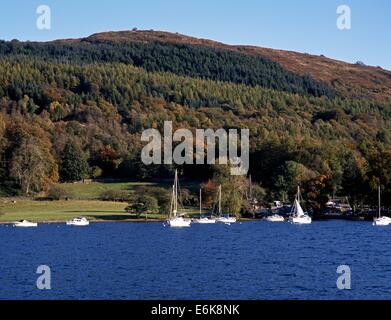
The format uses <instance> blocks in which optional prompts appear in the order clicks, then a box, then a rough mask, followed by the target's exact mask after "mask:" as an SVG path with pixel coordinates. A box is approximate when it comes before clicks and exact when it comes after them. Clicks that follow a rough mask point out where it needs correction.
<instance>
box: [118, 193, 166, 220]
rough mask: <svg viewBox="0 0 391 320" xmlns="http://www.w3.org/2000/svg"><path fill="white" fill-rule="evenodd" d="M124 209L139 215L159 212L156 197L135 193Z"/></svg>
mask: <svg viewBox="0 0 391 320" xmlns="http://www.w3.org/2000/svg"><path fill="white" fill-rule="evenodd" d="M125 211H126V212H128V213H131V214H135V215H136V216H137V217H140V215H141V214H156V213H159V205H158V201H157V199H156V198H154V197H152V196H150V195H146V194H137V195H135V196H134V197H133V198H132V200H131V202H130V203H129V205H128V206H127V207H126V208H125Z"/></svg>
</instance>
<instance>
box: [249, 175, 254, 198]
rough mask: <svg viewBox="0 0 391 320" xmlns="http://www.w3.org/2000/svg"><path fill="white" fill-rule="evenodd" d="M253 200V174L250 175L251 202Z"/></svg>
mask: <svg viewBox="0 0 391 320" xmlns="http://www.w3.org/2000/svg"><path fill="white" fill-rule="evenodd" d="M252 198H253V186H252V182H251V174H250V200H252Z"/></svg>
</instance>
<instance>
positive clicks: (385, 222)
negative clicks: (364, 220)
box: [373, 217, 391, 226]
mask: <svg viewBox="0 0 391 320" xmlns="http://www.w3.org/2000/svg"><path fill="white" fill-rule="evenodd" d="M390 224H391V218H389V217H380V218H375V219H373V225H374V226H389V225H390Z"/></svg>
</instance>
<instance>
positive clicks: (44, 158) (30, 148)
mask: <svg viewBox="0 0 391 320" xmlns="http://www.w3.org/2000/svg"><path fill="white" fill-rule="evenodd" d="M55 170H56V166H55V162H54V159H53V157H52V155H51V154H50V152H48V150H47V149H46V148H44V147H43V146H42V143H41V142H40V141H37V139H35V138H34V137H30V138H28V139H26V140H24V141H23V142H22V143H21V145H20V146H19V147H18V148H17V149H16V150H15V152H14V153H13V156H12V160H11V167H10V174H11V176H12V177H13V178H16V179H17V180H18V181H19V183H20V186H21V188H22V191H23V192H24V194H26V195H30V194H31V193H33V192H39V191H41V190H43V189H44V188H45V187H47V185H48V184H49V183H50V182H51V180H53V178H55V173H54V171H55Z"/></svg>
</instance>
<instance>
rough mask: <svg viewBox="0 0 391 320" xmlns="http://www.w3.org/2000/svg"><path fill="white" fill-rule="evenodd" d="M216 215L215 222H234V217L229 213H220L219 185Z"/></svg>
mask: <svg viewBox="0 0 391 320" xmlns="http://www.w3.org/2000/svg"><path fill="white" fill-rule="evenodd" d="M217 214H218V217H217V218H216V222H221V223H225V224H231V223H235V222H236V217H231V216H230V215H229V214H227V215H222V214H221V185H220V186H219V206H218V213H217Z"/></svg>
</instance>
